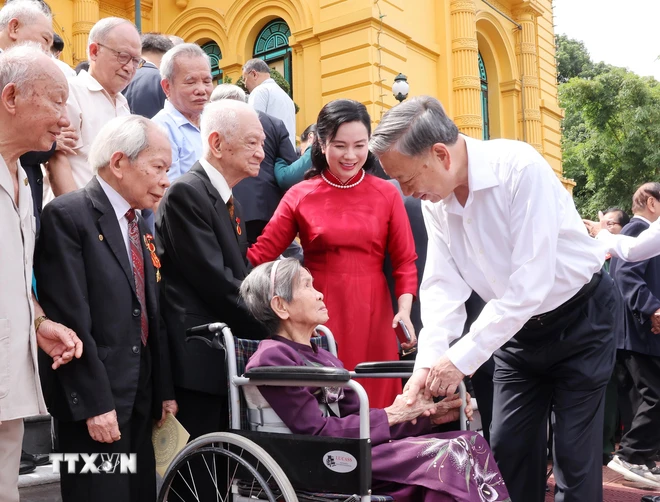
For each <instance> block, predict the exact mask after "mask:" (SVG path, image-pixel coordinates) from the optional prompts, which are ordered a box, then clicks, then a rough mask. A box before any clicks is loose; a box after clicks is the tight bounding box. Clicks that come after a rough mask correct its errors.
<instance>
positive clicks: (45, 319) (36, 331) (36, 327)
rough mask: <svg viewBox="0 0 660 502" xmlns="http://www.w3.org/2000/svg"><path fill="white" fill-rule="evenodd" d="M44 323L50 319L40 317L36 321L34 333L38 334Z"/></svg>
mask: <svg viewBox="0 0 660 502" xmlns="http://www.w3.org/2000/svg"><path fill="white" fill-rule="evenodd" d="M44 321H48V317H46V316H45V315H40V316H39V317H37V318H36V319H35V320H34V332H35V333H38V332H39V326H41V323H42V322H44Z"/></svg>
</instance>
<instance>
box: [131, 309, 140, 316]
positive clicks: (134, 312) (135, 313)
mask: <svg viewBox="0 0 660 502" xmlns="http://www.w3.org/2000/svg"><path fill="white" fill-rule="evenodd" d="M133 317H140V309H133Z"/></svg>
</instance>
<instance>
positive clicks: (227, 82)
mask: <svg viewBox="0 0 660 502" xmlns="http://www.w3.org/2000/svg"><path fill="white" fill-rule="evenodd" d="M222 83H223V84H231V83H232V78H231V77H226V76H225V77H224V78H223V79H222Z"/></svg>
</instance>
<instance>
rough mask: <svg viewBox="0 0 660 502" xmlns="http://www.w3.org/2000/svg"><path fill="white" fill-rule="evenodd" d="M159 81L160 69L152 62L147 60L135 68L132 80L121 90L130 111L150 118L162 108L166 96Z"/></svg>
mask: <svg viewBox="0 0 660 502" xmlns="http://www.w3.org/2000/svg"><path fill="white" fill-rule="evenodd" d="M160 81H161V77H160V70H159V69H158V68H156V65H154V64H153V63H150V62H149V61H147V62H146V63H144V65H142V67H141V68H138V69H137V71H136V72H135V76H134V77H133V80H131V83H130V84H128V86H127V87H126V89H124V90H123V92H122V94H124V96H126V100H127V101H128V106H129V107H130V109H131V113H134V114H136V115H142V116H143V117H147V118H148V119H150V118H152V117H153V116H154V115H156V114H157V113H158V112H159V111H161V110H162V109H163V106H165V99H167V97H166V96H165V92H164V91H163V88H162V87H161V85H160Z"/></svg>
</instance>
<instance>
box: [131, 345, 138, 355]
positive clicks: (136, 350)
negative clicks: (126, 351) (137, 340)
mask: <svg viewBox="0 0 660 502" xmlns="http://www.w3.org/2000/svg"><path fill="white" fill-rule="evenodd" d="M132 350H133V354H139V353H140V347H138V346H137V345H133V349H132Z"/></svg>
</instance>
